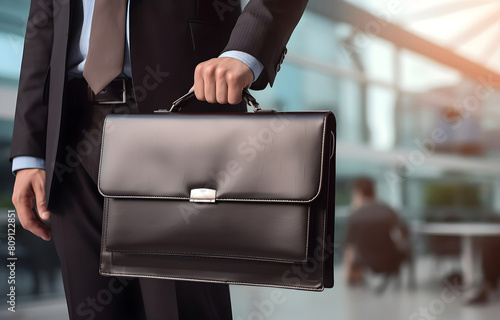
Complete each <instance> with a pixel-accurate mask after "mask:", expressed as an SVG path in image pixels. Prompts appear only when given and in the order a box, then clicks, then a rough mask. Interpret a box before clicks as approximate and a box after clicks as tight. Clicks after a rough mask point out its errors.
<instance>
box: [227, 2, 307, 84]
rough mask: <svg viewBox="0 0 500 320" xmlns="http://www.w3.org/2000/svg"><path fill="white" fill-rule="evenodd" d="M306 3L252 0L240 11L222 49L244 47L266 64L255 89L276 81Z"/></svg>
mask: <svg viewBox="0 0 500 320" xmlns="http://www.w3.org/2000/svg"><path fill="white" fill-rule="evenodd" d="M306 4H307V0H251V1H250V2H249V3H248V4H247V6H246V7H245V9H244V10H243V12H242V13H241V15H240V17H239V18H238V21H237V22H236V25H235V27H234V29H233V31H232V33H231V37H230V39H229V42H228V44H227V46H226V48H225V49H224V51H223V52H225V51H230V50H238V51H243V52H246V53H248V54H250V55H252V56H254V57H255V58H256V59H257V60H259V61H260V62H261V63H262V64H263V66H264V70H263V72H262V73H261V75H260V77H259V78H258V79H257V80H256V81H255V82H254V84H253V85H252V89H264V88H265V87H266V86H267V84H268V83H269V84H270V85H272V84H273V82H274V78H275V77H276V73H277V72H278V71H279V68H280V65H281V63H282V62H283V59H284V56H285V54H286V44H287V42H288V40H289V39H290V36H291V34H292V31H293V29H294V28H295V26H296V25H297V23H298V22H299V20H300V17H301V16H302V14H303V12H304V10H305V7H306Z"/></svg>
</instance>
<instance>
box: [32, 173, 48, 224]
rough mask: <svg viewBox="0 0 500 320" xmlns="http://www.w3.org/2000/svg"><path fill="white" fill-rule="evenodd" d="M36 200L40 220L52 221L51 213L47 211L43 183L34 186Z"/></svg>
mask: <svg viewBox="0 0 500 320" xmlns="http://www.w3.org/2000/svg"><path fill="white" fill-rule="evenodd" d="M33 191H34V192H35V198H36V208H37V210H38V214H39V215H40V218H42V219H43V220H49V219H50V212H49V210H48V209H47V201H46V200H45V185H44V183H43V182H38V183H36V185H34V186H33Z"/></svg>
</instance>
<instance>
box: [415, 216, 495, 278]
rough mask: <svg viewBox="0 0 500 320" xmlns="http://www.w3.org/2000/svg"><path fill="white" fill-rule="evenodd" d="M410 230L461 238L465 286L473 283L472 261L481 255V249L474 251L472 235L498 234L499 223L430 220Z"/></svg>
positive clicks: (487, 235)
mask: <svg viewBox="0 0 500 320" xmlns="http://www.w3.org/2000/svg"><path fill="white" fill-rule="evenodd" d="M412 231H413V232H415V233H422V234H428V235H434V236H458V237H460V238H461V258H460V260H461V264H462V273H463V283H464V286H465V288H471V287H472V285H473V284H474V262H475V260H479V259H480V257H481V251H480V250H481V249H480V248H478V249H477V250H476V251H474V237H491V236H500V223H475V222H435V223H434V222H432V223H418V224H414V225H412Z"/></svg>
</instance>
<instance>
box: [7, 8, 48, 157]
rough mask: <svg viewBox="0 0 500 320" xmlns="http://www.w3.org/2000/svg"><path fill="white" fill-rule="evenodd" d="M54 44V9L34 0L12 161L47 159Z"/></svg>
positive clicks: (17, 109) (21, 82)
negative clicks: (47, 94) (48, 97)
mask: <svg viewBox="0 0 500 320" xmlns="http://www.w3.org/2000/svg"><path fill="white" fill-rule="evenodd" d="M52 41H53V7H52V1H50V0H32V1H31V6H30V12H29V16H28V24H27V27H26V35H25V40H24V51H23V59H22V64H21V74H20V77H19V88H18V95H17V104H16V113H15V118H14V132H13V135H12V145H11V153H10V160H11V161H12V159H13V158H14V157H17V156H30V157H37V158H42V159H45V144H46V132H47V108H48V106H47V101H44V100H46V99H44V91H45V90H44V89H45V88H44V87H45V82H46V80H47V79H48V76H49V66H50V57H51V54H52Z"/></svg>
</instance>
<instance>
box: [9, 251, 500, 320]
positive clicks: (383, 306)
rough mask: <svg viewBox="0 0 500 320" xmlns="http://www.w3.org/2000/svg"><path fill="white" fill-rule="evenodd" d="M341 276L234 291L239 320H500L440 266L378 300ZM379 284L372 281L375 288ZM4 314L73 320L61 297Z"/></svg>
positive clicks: (499, 311) (15, 318)
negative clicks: (300, 287)
mask: <svg viewBox="0 0 500 320" xmlns="http://www.w3.org/2000/svg"><path fill="white" fill-rule="evenodd" d="M336 275H337V283H336V287H335V288H334V289H327V290H325V291H324V292H321V293H318V292H301V291H293V290H284V289H273V288H254V287H243V286H233V287H231V292H232V298H233V312H234V320H326V319H329V320H333V319H335V320H336V319H339V320H379V319H380V320H424V319H426V320H441V319H444V320H497V319H500V301H498V302H496V303H493V304H490V305H488V306H483V307H470V306H464V305H463V303H462V298H463V294H462V291H460V289H459V288H452V289H450V285H448V286H446V285H445V284H444V283H443V282H440V281H439V280H438V278H439V277H438V276H437V274H436V271H435V265H434V264H432V263H425V261H421V262H419V264H418V266H417V276H418V277H417V280H418V281H417V284H418V287H417V288H416V289H415V290H408V289H407V288H406V285H405V283H404V282H405V281H403V286H402V287H401V288H396V286H395V285H394V284H392V285H391V287H389V288H388V289H387V290H386V291H385V292H384V293H383V294H382V295H377V294H376V293H375V292H374V291H373V290H372V289H370V288H366V287H358V288H348V287H346V286H344V285H343V282H342V281H341V280H342V270H341V269H340V268H337V269H336ZM377 280H379V279H371V282H372V286H371V287H373V284H374V282H376V281H377ZM443 292H444V293H443ZM2 309H3V310H2V311H0V319H2V320H3V319H5V320H20V319H26V320H32V319H33V320H65V319H68V317H67V312H66V306H65V304H64V300H62V299H60V298H59V299H49V300H45V301H43V302H33V303H31V304H29V305H28V304H25V305H22V306H18V310H17V312H16V313H15V314H13V313H7V312H5V311H4V310H5V308H2ZM113 320H114V319H113ZM119 320H127V319H119ZM207 320H209V319H207Z"/></svg>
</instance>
